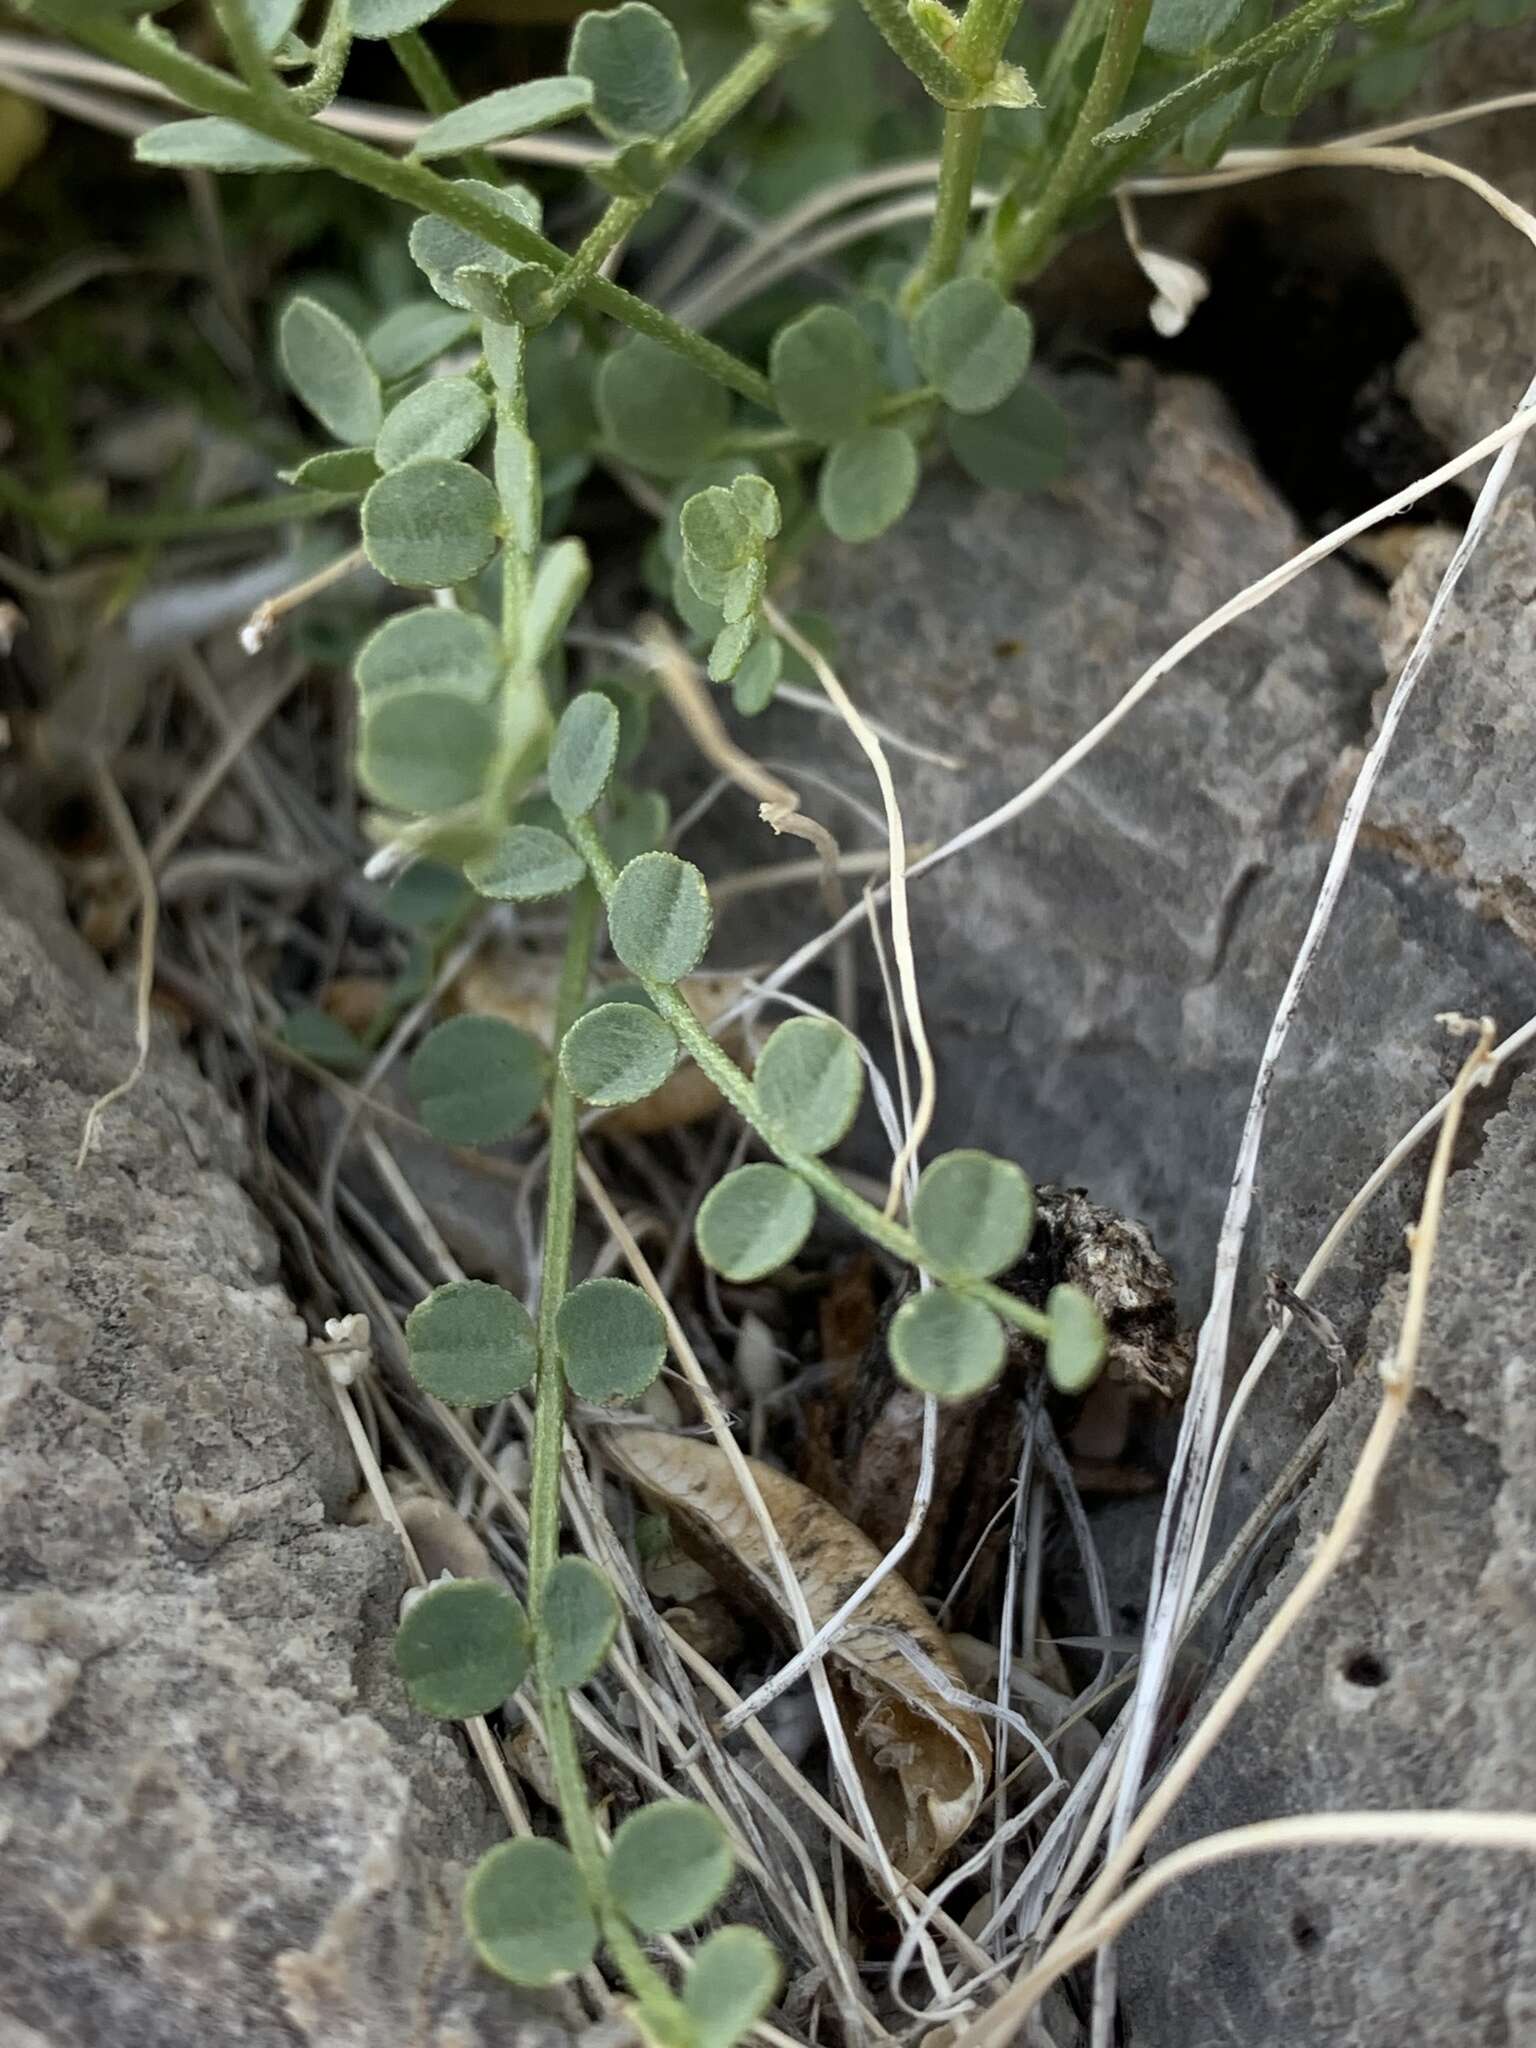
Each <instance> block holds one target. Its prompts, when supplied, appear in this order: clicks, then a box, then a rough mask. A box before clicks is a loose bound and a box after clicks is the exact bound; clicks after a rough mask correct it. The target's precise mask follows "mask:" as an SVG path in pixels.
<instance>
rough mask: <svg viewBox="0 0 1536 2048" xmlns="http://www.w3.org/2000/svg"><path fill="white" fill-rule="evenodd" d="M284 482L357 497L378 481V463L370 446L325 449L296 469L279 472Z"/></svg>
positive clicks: (300, 488) (299, 488)
mask: <svg viewBox="0 0 1536 2048" xmlns="http://www.w3.org/2000/svg"><path fill="white" fill-rule="evenodd" d="M279 474H280V475H281V476H282V479H283V482H284V483H285V484H292V485H293V486H294V488H295V489H296V490H300V491H341V492H344V493H345V495H346V496H347V497H349V498H360V497H361V496H362V494H363V492H364V491H366V490H367V488H368V486H369V485H370V484H371V483H375V482H376V481H377V480H378V475H379V465H378V464H377V463H376V462H375V461H374V459H373V450H372V449H371V448H327V449H326V451H325V453H324V454H323V455H310V456H307V457H306V458H305V460H304V461H303V462H301V463H300V464H299V466H298V468H297V469H285V470H282V471H280V472H279Z"/></svg>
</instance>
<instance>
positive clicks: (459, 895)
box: [379, 860, 471, 932]
mask: <svg viewBox="0 0 1536 2048" xmlns="http://www.w3.org/2000/svg"><path fill="white" fill-rule="evenodd" d="M470 895H471V891H470V887H469V884H468V883H467V882H466V881H465V879H464V877H463V876H462V875H461V874H460V873H459V871H458V869H457V868H450V867H445V866H443V864H442V863H441V862H440V861H435V860H418V861H413V862H412V863H411V865H410V866H409V867H408V868H405V869H403V870H402V871H401V872H400V873H399V874H398V875H396V876H395V878H394V880H393V881H392V882H391V883H390V884H389V885H388V887H387V888H386V889H385V890H384V892H383V894H382V895H381V897H380V898H379V912H380V915H381V916H383V917H387V918H388V919H389V921H390V923H391V924H397V925H399V926H400V927H401V928H402V930H404V931H409V932H432V931H437V930H439V929H440V928H441V927H442V926H444V925H446V924H447V923H448V921H449V920H450V919H451V918H454V917H457V916H458V915H459V913H460V912H461V911H463V910H465V909H467V908H468V905H469V901H470Z"/></svg>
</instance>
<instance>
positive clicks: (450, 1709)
mask: <svg viewBox="0 0 1536 2048" xmlns="http://www.w3.org/2000/svg"><path fill="white" fill-rule="evenodd" d="M395 1663H396V1664H397V1665H398V1667H399V1670H400V1676H401V1677H402V1678H403V1679H404V1681H405V1689H406V1691H407V1692H408V1693H409V1694H410V1697H411V1702H412V1704H413V1705H414V1706H417V1707H419V1708H420V1709H421V1711H422V1712H423V1713H424V1714H434V1715H435V1716H436V1717H437V1719H438V1720H440V1721H463V1720H467V1719H468V1717H469V1716H470V1715H471V1714H491V1713H494V1712H495V1711H496V1709H497V1708H498V1707H500V1706H502V1705H503V1704H504V1703H505V1702H506V1701H507V1700H508V1699H510V1698H511V1696H512V1694H513V1693H515V1692H516V1691H517V1688H518V1687H519V1686H520V1685H521V1684H522V1682H523V1680H524V1679H525V1678H526V1677H527V1676H528V1665H529V1633H528V1617H527V1616H526V1615H525V1614H524V1612H523V1610H522V1608H521V1607H520V1606H519V1604H518V1602H517V1601H516V1600H515V1599H514V1598H513V1596H512V1594H511V1593H509V1592H508V1591H507V1588H506V1587H505V1586H502V1585H498V1584H497V1582H496V1581H495V1580H494V1579H451V1580H449V1581H448V1583H447V1584H446V1585H441V1586H429V1587H428V1589H427V1590H426V1592H424V1593H423V1594H422V1595H421V1597H420V1598H419V1599H418V1600H415V1601H413V1602H412V1604H411V1607H410V1610H409V1612H408V1613H407V1614H406V1617H405V1619H404V1621H402V1622H401V1624H400V1627H399V1630H398V1632H397V1634H396V1636H395Z"/></svg>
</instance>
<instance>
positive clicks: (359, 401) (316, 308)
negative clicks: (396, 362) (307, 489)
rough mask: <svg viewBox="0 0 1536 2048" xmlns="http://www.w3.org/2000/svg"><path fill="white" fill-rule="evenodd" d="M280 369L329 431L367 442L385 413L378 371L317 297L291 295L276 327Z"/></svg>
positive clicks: (355, 442) (351, 441) (356, 442)
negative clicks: (293, 297)
mask: <svg viewBox="0 0 1536 2048" xmlns="http://www.w3.org/2000/svg"><path fill="white" fill-rule="evenodd" d="M277 345H278V353H279V354H280V355H281V357H282V360H283V370H284V373H285V374H286V376H287V378H288V382H289V383H290V384H291V385H292V386H293V388H294V390H295V391H296V392H297V393H298V395H299V397H300V398H301V399H302V400H303V401H304V403H305V405H307V406H308V407H309V410H310V411H311V412H312V413H313V414H314V416H315V418H316V419H317V420H318V421H319V422H320V424H321V426H322V427H324V428H325V430H326V432H327V433H329V434H334V435H335V437H336V439H337V440H338V441H345V442H347V443H348V444H349V445H351V446H356V447H362V446H367V445H368V444H370V443H371V442H372V440H373V438H374V436H375V434H377V433H378V431H379V422H380V420H381V419H382V418H383V417H384V401H383V398H382V396H381V395H380V391H379V379H378V373H377V372H376V371H375V369H374V367H373V365H372V363H370V362H369V360H368V358H367V356H366V355H365V354H364V352H363V344H362V343H361V342H360V341H359V340H358V338H357V336H356V335H355V334H354V333H353V332H352V330H351V328H350V327H349V326H348V325H347V323H346V321H345V320H343V319H341V318H340V317H339V316H338V315H337V314H335V313H333V312H332V311H331V309H330V307H329V306H322V305H321V304H320V302H319V300H318V299H307V298H303V297H300V298H296V299H291V300H290V301H289V302H288V304H287V306H286V307H285V308H284V309H283V317H282V321H281V323H280V324H279V327H278V342H277Z"/></svg>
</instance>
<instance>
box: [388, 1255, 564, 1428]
mask: <svg viewBox="0 0 1536 2048" xmlns="http://www.w3.org/2000/svg"><path fill="white" fill-rule="evenodd" d="M405 1342H406V1348H407V1352H408V1354H409V1357H410V1364H411V1376H412V1378H413V1379H414V1380H415V1381H416V1383H417V1385H418V1386H420V1387H421V1388H422V1389H423V1391H424V1392H426V1393H428V1394H435V1395H436V1397H437V1399H438V1400H439V1401H446V1402H447V1403H448V1405H449V1407H451V1408H481V1407H484V1406H486V1405H488V1404H489V1403H490V1402H493V1401H505V1400H506V1399H507V1398H508V1396H509V1395H511V1394H520V1393H521V1392H522V1390H523V1388H524V1387H526V1386H529V1385H530V1384H531V1383H532V1380H533V1375H534V1369H535V1367H536V1365H537V1363H538V1345H537V1341H536V1339H535V1336H534V1329H533V1320H532V1318H531V1317H530V1316H529V1314H528V1311H527V1309H525V1308H524V1307H523V1304H522V1303H521V1302H520V1301H519V1300H518V1299H517V1296H516V1295H515V1294H508V1292H507V1290H506V1289H505V1288H504V1287H496V1286H493V1285H492V1284H491V1282H490V1281H488V1280H450V1281H448V1282H447V1283H446V1285H444V1286H442V1287H436V1288H434V1289H433V1290H432V1292H431V1293H430V1294H429V1295H428V1296H427V1297H426V1299H425V1300H424V1301H419V1302H417V1304H416V1306H415V1307H414V1308H413V1309H412V1310H411V1312H410V1314H409V1315H408V1316H407V1317H406V1319H405Z"/></svg>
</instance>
